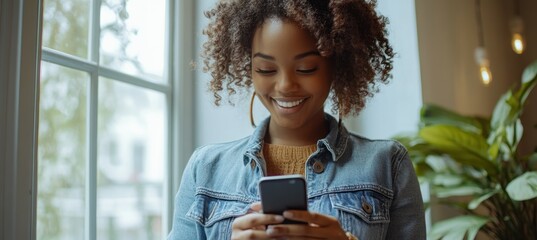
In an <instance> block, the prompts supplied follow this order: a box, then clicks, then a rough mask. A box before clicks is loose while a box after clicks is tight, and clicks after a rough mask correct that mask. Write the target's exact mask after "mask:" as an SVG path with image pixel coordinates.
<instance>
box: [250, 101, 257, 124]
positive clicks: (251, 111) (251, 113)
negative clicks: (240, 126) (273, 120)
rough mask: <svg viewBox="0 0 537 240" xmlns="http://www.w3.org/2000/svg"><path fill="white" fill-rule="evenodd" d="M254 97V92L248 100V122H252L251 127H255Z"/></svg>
mask: <svg viewBox="0 0 537 240" xmlns="http://www.w3.org/2000/svg"><path fill="white" fill-rule="evenodd" d="M254 99H255V92H254V94H252V99H251V100H250V124H252V127H254V128H255V127H256V125H255V122H254Z"/></svg>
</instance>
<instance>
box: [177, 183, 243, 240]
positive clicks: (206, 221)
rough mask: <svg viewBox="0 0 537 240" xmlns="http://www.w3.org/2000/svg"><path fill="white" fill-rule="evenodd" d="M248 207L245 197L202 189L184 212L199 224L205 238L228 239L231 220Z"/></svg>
mask: <svg viewBox="0 0 537 240" xmlns="http://www.w3.org/2000/svg"><path fill="white" fill-rule="evenodd" d="M249 209H250V203H249V201H247V200H246V199H241V198H240V197H234V196H229V195H224V194H221V193H214V192H210V191H202V192H201V193H200V192H198V193H197V194H196V197H195V200H194V203H193V204H192V206H191V207H190V209H189V211H188V212H187V214H186V217H188V218H190V219H192V220H193V221H195V222H197V223H198V224H199V225H201V228H199V229H204V231H205V235H206V238H207V239H230V238H231V225H232V222H233V220H234V219H235V218H236V217H238V216H241V215H244V214H246V213H247V212H248V210H249Z"/></svg>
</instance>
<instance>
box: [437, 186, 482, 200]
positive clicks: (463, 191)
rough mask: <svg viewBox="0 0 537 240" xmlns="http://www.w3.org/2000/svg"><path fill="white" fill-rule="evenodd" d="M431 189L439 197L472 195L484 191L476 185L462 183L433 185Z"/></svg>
mask: <svg viewBox="0 0 537 240" xmlns="http://www.w3.org/2000/svg"><path fill="white" fill-rule="evenodd" d="M431 190H432V192H433V194H434V195H436V196H437V197H439V198H447V197H459V196H470V195H478V194H482V193H483V189H482V188H480V187H478V186H475V185H461V186H456V187H441V186H433V187H432V188H431Z"/></svg>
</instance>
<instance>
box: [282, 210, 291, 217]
mask: <svg viewBox="0 0 537 240" xmlns="http://www.w3.org/2000/svg"><path fill="white" fill-rule="evenodd" d="M283 216H284V217H286V218H292V217H293V213H292V212H287V211H285V212H283Z"/></svg>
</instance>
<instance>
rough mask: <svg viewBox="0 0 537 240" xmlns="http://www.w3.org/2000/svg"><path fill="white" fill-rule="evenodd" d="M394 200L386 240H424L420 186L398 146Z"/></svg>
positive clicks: (423, 214)
mask: <svg viewBox="0 0 537 240" xmlns="http://www.w3.org/2000/svg"><path fill="white" fill-rule="evenodd" d="M393 164H394V166H393V168H392V169H393V172H392V176H394V177H393V181H394V183H393V186H394V193H395V194H394V199H393V202H392V205H391V207H390V225H389V227H388V233H387V237H386V239H413V240H414V239H416V240H419V239H426V230H425V212H424V209H423V200H422V196H421V191H420V185H419V182H418V178H417V177H416V173H415V172H414V167H413V166H412V162H411V161H410V159H409V157H408V153H407V150H406V149H405V148H404V147H403V146H402V145H399V150H398V151H397V154H396V156H395V159H394V162H393Z"/></svg>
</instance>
